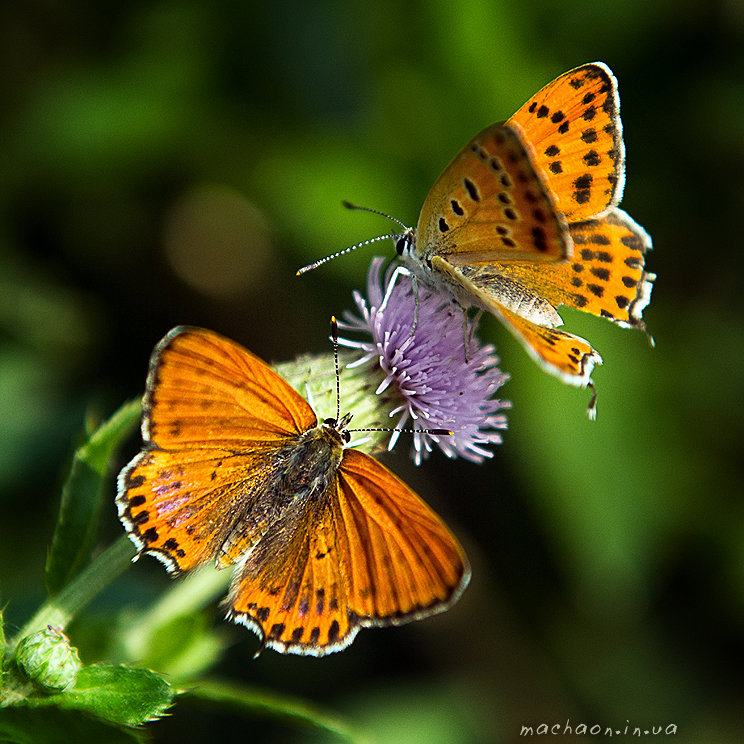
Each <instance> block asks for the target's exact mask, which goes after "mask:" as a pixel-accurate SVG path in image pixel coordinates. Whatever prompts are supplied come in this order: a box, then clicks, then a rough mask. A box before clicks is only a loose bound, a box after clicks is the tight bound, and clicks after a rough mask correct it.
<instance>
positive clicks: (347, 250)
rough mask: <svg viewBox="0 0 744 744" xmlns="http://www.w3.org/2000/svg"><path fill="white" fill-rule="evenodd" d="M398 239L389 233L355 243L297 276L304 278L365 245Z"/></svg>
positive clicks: (312, 264)
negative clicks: (319, 267) (314, 270)
mask: <svg viewBox="0 0 744 744" xmlns="http://www.w3.org/2000/svg"><path fill="white" fill-rule="evenodd" d="M397 237H398V235H397V234H396V233H389V234H388V235H378V236H377V237H376V238H369V240H363V241H362V242H361V243H355V244H354V245H350V246H349V247H348V248H344V249H343V250H342V251H336V253H332V254H331V255H330V256H326V257H325V258H320V259H318V260H317V261H313V262H312V263H311V264H308V265H307V266H303V267H302V268H301V269H298V270H297V274H296V276H302V275H303V274H307V272H308V271H312V270H313V269H317V268H318V266H322V265H323V264H324V263H327V262H328V261H331V260H332V259H334V258H338V257H339V256H343V255H344V254H345V253H351V252H352V251H355V250H356V249H357V248H363V247H364V246H365V245H370V244H371V243H379V242H380V241H381V240H395V239H396V238H397Z"/></svg>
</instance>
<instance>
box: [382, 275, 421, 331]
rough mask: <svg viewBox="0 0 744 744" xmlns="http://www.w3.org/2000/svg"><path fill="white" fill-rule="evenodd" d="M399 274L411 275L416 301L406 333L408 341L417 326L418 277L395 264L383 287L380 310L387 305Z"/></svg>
mask: <svg viewBox="0 0 744 744" xmlns="http://www.w3.org/2000/svg"><path fill="white" fill-rule="evenodd" d="M399 276H410V277H411V289H412V290H413V299H414V301H415V303H416V304H415V308H414V311H413V325H412V326H411V330H410V331H409V333H408V340H409V341H410V340H411V338H413V334H414V333H415V332H416V327H417V326H418V318H419V283H418V279H417V278H416V275H415V274H413V273H411V272H410V271H409V270H408V269H407V268H406V267H405V266H396V267H395V270H394V271H393V273H392V274H391V275H390V279H389V281H388V283H387V287H385V296H384V297H383V299H382V302H381V303H380V310H384V309H385V308H386V307H387V304H388V302H389V300H390V297H391V295H392V293H393V289H394V288H395V283H396V282H397V281H398V277H399Z"/></svg>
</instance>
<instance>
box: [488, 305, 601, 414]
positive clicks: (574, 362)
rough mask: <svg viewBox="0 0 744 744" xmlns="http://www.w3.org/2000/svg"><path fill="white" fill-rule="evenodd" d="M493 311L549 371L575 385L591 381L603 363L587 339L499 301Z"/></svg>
mask: <svg viewBox="0 0 744 744" xmlns="http://www.w3.org/2000/svg"><path fill="white" fill-rule="evenodd" d="M494 314H495V315H497V317H500V318H501V320H502V321H503V322H504V325H505V326H506V327H507V328H508V329H509V330H510V331H511V332H512V334H514V336H515V337H516V338H517V340H518V341H520V343H521V344H522V345H523V346H524V347H525V349H527V351H528V352H529V354H530V356H531V357H532V358H533V359H534V360H535V361H536V362H537V363H538V364H539V365H540V366H541V367H542V368H543V369H544V370H545V371H546V372H549V373H550V374H551V375H554V376H555V377H558V378H559V379H560V380H562V381H563V382H565V383H567V384H569V385H575V386H576V387H586V386H587V385H590V384H591V382H592V378H591V374H592V370H593V369H594V366H595V365H596V364H602V357H601V356H600V355H599V354H598V353H597V352H596V351H595V350H594V349H593V348H592V346H591V344H590V343H589V342H588V341H586V340H585V339H583V338H581V337H580V336H574V335H573V334H572V333H567V332H566V331H562V330H559V329H558V328H548V327H545V326H542V325H539V324H537V323H533V322H532V321H530V320H527V319H525V318H523V317H522V316H521V315H517V313H514V312H512V311H511V310H507V309H506V308H505V307H503V306H499V304H498V303H496V302H494ZM590 415H592V408H591V407H590Z"/></svg>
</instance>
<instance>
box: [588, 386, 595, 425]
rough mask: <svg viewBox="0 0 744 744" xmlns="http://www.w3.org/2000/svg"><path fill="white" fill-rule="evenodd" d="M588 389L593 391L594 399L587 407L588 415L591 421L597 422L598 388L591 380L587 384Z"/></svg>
mask: <svg viewBox="0 0 744 744" xmlns="http://www.w3.org/2000/svg"><path fill="white" fill-rule="evenodd" d="M587 387H588V388H591V390H592V399H591V400H590V401H589V405H588V406H587V407H586V415H587V418H588V419H589V421H595V420H596V419H597V388H596V387H595V386H594V383H593V382H592V381H591V380H590V381H589V382H588V383H587Z"/></svg>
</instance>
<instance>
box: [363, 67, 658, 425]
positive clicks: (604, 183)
mask: <svg viewBox="0 0 744 744" xmlns="http://www.w3.org/2000/svg"><path fill="white" fill-rule="evenodd" d="M619 106H620V102H619V98H618V94H617V81H616V80H615V77H614V76H613V74H612V72H611V71H610V69H609V68H608V67H607V66H606V65H604V64H602V63H601V62H595V63H593V64H587V65H583V66H581V67H577V68H576V69H574V70H570V71H569V72H567V73H565V74H563V75H561V76H560V77H559V78H557V79H556V80H554V81H553V82H552V83H550V84H548V85H547V86H545V87H544V88H543V89H542V90H541V91H539V92H538V93H537V94H536V95H535V96H533V97H532V98H531V99H530V100H529V101H527V103H525V104H524V106H522V108H520V109H519V111H517V113H516V114H514V116H512V117H511V119H509V120H508V121H507V122H505V123H500V124H494V125H492V126H490V127H488V128H487V129H485V130H483V131H482V132H481V133H480V134H478V135H476V136H475V137H474V138H473V139H472V140H471V141H470V142H469V143H468V144H467V145H466V146H465V148H464V149H463V150H462V151H461V152H460V153H459V154H458V155H457V156H456V157H455V159H454V160H453V161H452V162H451V163H450V164H449V165H448V166H447V167H446V168H445V170H444V172H443V173H442V174H441V175H440V176H439V178H438V179H437V181H436V182H435V183H434V185H433V186H432V188H431V190H430V191H429V194H428V196H427V197H426V199H425V201H424V204H423V207H422V209H421V214H420V216H419V220H418V225H417V226H416V228H415V229H412V228H408V229H406V230H405V232H404V233H403V234H402V235H397V236H393V237H395V238H396V249H397V252H398V254H399V255H400V256H401V257H402V259H403V261H404V263H405V265H406V266H407V268H408V269H409V270H410V272H411V273H412V274H413V276H414V278H415V279H416V280H418V281H420V282H421V283H422V284H423V285H424V286H426V287H427V288H429V289H430V290H432V291H434V292H440V293H445V294H448V295H450V296H451V297H452V298H453V299H454V300H455V302H456V303H457V304H458V305H460V306H461V307H462V308H463V309H465V310H466V309H467V308H469V307H472V306H476V307H477V308H479V309H480V310H486V311H488V312H491V313H493V314H494V315H496V316H497V317H498V318H500V319H501V320H502V321H503V322H504V324H505V325H506V326H507V328H509V330H510V331H511V332H512V333H513V334H514V335H515V336H516V338H517V339H519V341H521V342H522V344H523V345H524V346H525V347H526V349H527V351H528V352H529V353H530V354H531V355H532V356H533V357H534V359H535V360H536V361H537V362H538V363H539V364H540V365H541V366H542V367H543V369H545V370H546V371H547V372H550V373H551V374H553V375H556V376H557V377H559V378H560V379H561V380H562V381H563V382H566V383H569V384H571V385H576V386H579V387H584V386H587V385H592V381H591V372H592V369H593V368H594V365H595V364H601V363H602V359H601V357H600V356H599V354H598V353H597V352H596V351H595V350H594V349H593V348H592V347H591V345H590V344H589V342H588V341H586V340H584V339H583V338H579V337H578V336H574V335H572V334H570V333H566V332H565V331H562V330H558V329H557V327H558V326H560V325H562V324H563V321H562V319H561V316H560V315H559V314H558V311H557V308H558V307H559V306H560V305H566V306H568V307H573V308H576V309H578V310H583V311H584V312H587V313H591V314H593V315H597V316H599V317H602V318H607V319H608V320H611V321H612V322H614V323H617V324H618V325H620V326H623V327H636V328H641V329H644V330H645V326H644V324H643V321H642V319H641V314H642V312H643V309H644V308H645V307H646V305H648V303H649V300H650V297H651V288H652V283H653V281H654V279H655V278H656V277H655V275H654V274H650V273H647V272H646V271H645V268H644V265H645V256H646V252H647V251H648V250H650V248H651V239H650V237H649V236H648V234H647V233H646V231H645V230H644V229H643V228H642V227H640V226H639V225H638V224H636V223H635V222H634V221H633V220H632V219H631V218H630V217H629V216H628V215H627V214H626V213H625V212H623V211H622V210H621V209H618V207H617V205H618V203H619V201H620V197H621V195H622V191H623V185H624V180H625V148H624V145H623V139H622V125H621V123H620V114H619ZM368 242H369V241H368ZM593 403H594V398H593V399H592V403H591V404H590V415H591V414H593V412H594V408H593Z"/></svg>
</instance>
